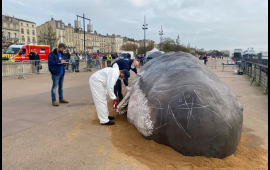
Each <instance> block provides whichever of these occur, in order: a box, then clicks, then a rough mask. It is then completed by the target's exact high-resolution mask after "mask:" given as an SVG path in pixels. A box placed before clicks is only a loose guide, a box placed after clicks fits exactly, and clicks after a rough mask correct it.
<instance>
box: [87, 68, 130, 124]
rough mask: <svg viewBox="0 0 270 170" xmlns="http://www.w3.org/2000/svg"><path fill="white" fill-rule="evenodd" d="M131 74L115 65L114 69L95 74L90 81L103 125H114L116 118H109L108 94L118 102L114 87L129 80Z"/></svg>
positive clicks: (106, 69)
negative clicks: (126, 79)
mask: <svg viewBox="0 0 270 170" xmlns="http://www.w3.org/2000/svg"><path fill="white" fill-rule="evenodd" d="M129 77H130V73H129V71H128V70H119V66H118V65H117V64H114V65H113V67H107V68H104V69H102V70H98V71H97V72H95V73H94V74H93V75H92V76H91V77H90V79H89V85H90V89H91V92H92V96H93V99H94V103H95V106H96V110H97V115H98V118H99V120H100V124H102V125H114V124H115V123H114V122H112V121H111V120H113V119H114V117H111V116H109V111H108V107H107V98H106V95H107V94H108V95H109V96H110V98H111V99H112V100H114V101H116V99H117V98H116V96H115V94H114V85H115V83H116V81H117V80H118V79H125V78H129Z"/></svg>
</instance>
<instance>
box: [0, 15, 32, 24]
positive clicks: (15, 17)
mask: <svg viewBox="0 0 270 170" xmlns="http://www.w3.org/2000/svg"><path fill="white" fill-rule="evenodd" d="M2 16H5V17H10V18H14V19H17V20H19V21H23V22H29V23H33V24H36V23H35V22H32V21H27V20H23V19H20V18H16V17H13V16H9V15H2Z"/></svg>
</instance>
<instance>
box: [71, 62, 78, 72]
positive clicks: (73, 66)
mask: <svg viewBox="0 0 270 170" xmlns="http://www.w3.org/2000/svg"><path fill="white" fill-rule="evenodd" d="M76 65H77V63H72V64H71V66H72V71H73V72H74V71H76Z"/></svg>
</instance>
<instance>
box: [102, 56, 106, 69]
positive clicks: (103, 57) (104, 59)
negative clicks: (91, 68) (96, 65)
mask: <svg viewBox="0 0 270 170" xmlns="http://www.w3.org/2000/svg"><path fill="white" fill-rule="evenodd" d="M102 55H103V56H102V68H105V67H106V60H107V57H106V55H105V54H102Z"/></svg>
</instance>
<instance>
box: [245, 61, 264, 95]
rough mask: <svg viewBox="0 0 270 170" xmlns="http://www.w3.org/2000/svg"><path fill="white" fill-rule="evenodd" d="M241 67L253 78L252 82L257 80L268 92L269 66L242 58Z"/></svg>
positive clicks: (261, 87)
mask: <svg viewBox="0 0 270 170" xmlns="http://www.w3.org/2000/svg"><path fill="white" fill-rule="evenodd" d="M241 69H242V70H243V73H244V74H247V75H248V76H249V77H250V78H252V83H253V82H256V83H257V85H258V86H259V87H260V89H262V90H263V91H264V92H265V94H268V66H266V65H262V64H257V63H254V62H250V61H245V60H242V65H241ZM252 83H251V84H252Z"/></svg>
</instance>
